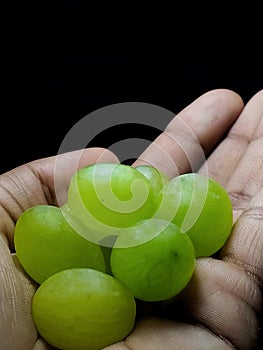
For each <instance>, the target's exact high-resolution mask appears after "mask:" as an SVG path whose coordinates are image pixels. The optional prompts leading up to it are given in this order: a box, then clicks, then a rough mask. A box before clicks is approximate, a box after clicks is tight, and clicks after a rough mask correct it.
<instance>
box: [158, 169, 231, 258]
mask: <svg viewBox="0 0 263 350" xmlns="http://www.w3.org/2000/svg"><path fill="white" fill-rule="evenodd" d="M159 196H160V199H159V204H160V207H159V211H158V214H157V215H156V217H157V218H162V219H166V220H170V221H172V222H173V223H174V224H176V225H177V226H179V227H180V229H181V231H182V232H185V233H187V234H188V236H189V237H190V238H191V240H192V242H193V244H194V247H195V251H196V257H200V256H210V255H212V254H214V253H215V252H217V251H218V250H219V249H220V248H221V247H222V246H223V245H224V243H225V242H226V240H227V238H228V237H229V235H230V233H231V230H232V221H233V214H232V204H231V201H230V198H229V196H228V193H227V192H226V190H225V189H224V188H223V187H222V186H221V185H220V184H219V183H218V182H216V181H214V180H212V179H211V178H207V177H205V176H202V175H199V174H197V173H189V174H183V175H180V176H177V177H175V178H173V179H172V180H170V181H169V183H167V184H166V185H165V186H164V187H163V190H162V191H161V192H160V195H159Z"/></svg>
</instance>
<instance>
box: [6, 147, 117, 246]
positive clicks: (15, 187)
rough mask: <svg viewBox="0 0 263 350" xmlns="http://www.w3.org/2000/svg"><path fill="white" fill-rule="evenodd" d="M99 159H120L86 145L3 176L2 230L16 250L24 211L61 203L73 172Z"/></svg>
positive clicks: (64, 198) (28, 164)
mask: <svg viewBox="0 0 263 350" xmlns="http://www.w3.org/2000/svg"><path fill="white" fill-rule="evenodd" d="M96 162H115V163H116V162H118V159H117V157H116V156H115V155H114V154H113V153H112V152H110V151H109V150H106V149H103V148H87V149H84V150H78V151H72V152H67V153H64V154H60V155H57V156H52V157H48V158H43V159H39V160H35V161H32V162H30V163H27V164H24V165H22V166H20V167H17V168H16V169H13V170H11V171H9V172H7V173H5V174H2V175H1V176H0V217H1V221H0V232H2V233H3V234H4V235H5V236H6V237H7V239H8V241H9V246H10V248H11V250H13V248H14V247H13V232H14V227H15V223H16V221H17V219H18V217H19V216H20V215H21V213H22V212H23V211H24V210H26V209H27V208H29V207H32V206H33V205H37V204H51V205H62V204H64V202H65V201H66V198H67V188H68V184H69V181H70V178H71V177H72V175H73V174H74V172H75V171H76V170H77V169H78V168H81V167H83V166H84V165H88V164H92V163H96Z"/></svg>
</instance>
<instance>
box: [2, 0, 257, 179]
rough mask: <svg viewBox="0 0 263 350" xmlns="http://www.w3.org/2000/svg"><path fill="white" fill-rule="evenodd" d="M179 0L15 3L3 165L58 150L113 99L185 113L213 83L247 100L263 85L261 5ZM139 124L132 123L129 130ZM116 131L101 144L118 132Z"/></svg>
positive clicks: (135, 130)
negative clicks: (74, 130)
mask: <svg viewBox="0 0 263 350" xmlns="http://www.w3.org/2000/svg"><path fill="white" fill-rule="evenodd" d="M174 3H176V2H175V1H170V2H169V1H168V2H159V3H157V4H156V3H153V2H150V1H149V2H147V1H141V2H139V3H138V4H136V3H135V2H125V1H123V2H122V3H117V2H113V1H110V2H107V3H106V2H105V3H103V2H95V4H94V3H93V2H90V1H80V0H64V1H62V0H60V1H47V0H46V1H42V0H39V1H32V2H30V1H27V0H25V1H23V2H17V3H13V5H14V8H13V13H14V15H12V19H11V20H10V21H11V22H12V23H13V22H14V25H12V28H14V36H13V35H12V36H11V39H10V40H9V44H10V49H8V52H10V53H11V55H10V59H9V55H8V52H6V51H5V52H4V53H3V54H2V55H5V54H7V56H8V59H7V61H8V64H7V65H6V66H3V73H7V83H6V84H4V89H5V91H6V93H7V96H6V95H2V96H3V97H4V101H3V104H2V106H4V105H5V102H7V108H4V107H3V109H2V118H1V119H2V137H1V140H0V147H1V162H0V172H1V173H3V172H5V171H8V170H10V169H12V168H14V167H16V166H18V165H21V164H23V163H25V162H28V161H31V160H34V159H38V158H42V157H46V156H50V155H55V154H56V153H57V151H58V149H59V146H60V143H61V141H62V140H63V137H64V136H65V134H66V133H67V131H68V130H69V129H70V128H71V127H72V126H73V125H74V124H75V123H76V122H77V121H78V120H79V119H80V118H82V117H84V116H85V115H87V114H88V113H90V112H92V111H94V110H97V109H98V108H101V107H104V106H107V105H110V104H113V103H119V102H127V101H138V102H147V103H153V104H156V105H158V106H162V107H164V108H167V109H169V110H170V111H172V112H174V113H178V112H179V111H180V110H181V109H182V108H184V107H185V106H186V105H187V104H189V103H191V102H192V101H193V100H194V99H195V98H197V97H198V96H200V95H201V94H202V93H204V92H206V91H208V90H211V89H214V88H228V89H232V90H234V91H236V92H237V93H239V94H240V95H241V96H242V98H243V99H244V101H245V102H246V101H248V100H249V98H251V97H252V96H253V95H254V94H255V93H256V92H257V91H259V90H260V89H262V87H263V70H262V62H263V57H262V52H261V51H262V43H263V35H262V34H263V33H262V31H263V30H262V18H261V14H262V12H261V10H260V9H259V8H257V7H255V4H253V5H252V4H251V7H248V6H247V4H246V6H245V5H243V6H244V7H243V8H242V5H240V4H239V5H238V7H237V6H236V7H235V6H233V7H230V5H229V4H223V3H222V2H220V3H211V4H210V5H208V4H206V5H205V6H204V5H202V4H201V3H199V2H198V4H197V5H193V4H191V3H189V2H186V3H185V5H182V4H180V7H179V6H176V7H175V6H174ZM7 31H8V32H10V33H11V30H9V29H7ZM8 38H9V37H8ZM138 133H139V131H138V128H126V129H125V130H123V131H122V133H121V138H125V137H136V136H139V134H138ZM111 135H113V134H111ZM114 135H115V137H116V139H118V138H120V134H119V133H117V132H116V133H114ZM155 136H156V133H154V132H150V131H149V135H148V138H149V139H151V138H152V139H153V138H154V137H155ZM107 137H108V136H107V135H106V136H105V135H102V136H101V137H97V138H96V142H94V143H93V145H98V146H100V145H101V146H108V144H109V143H110V142H114V140H113V139H111V140H109V139H107Z"/></svg>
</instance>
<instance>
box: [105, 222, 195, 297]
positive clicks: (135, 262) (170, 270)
mask: <svg viewBox="0 0 263 350" xmlns="http://www.w3.org/2000/svg"><path fill="white" fill-rule="evenodd" d="M110 263H111V271H112V274H113V276H115V277H116V278H117V279H119V280H120V281H121V282H122V283H123V284H124V285H125V286H127V287H128V288H129V289H130V291H131V292H132V294H133V295H134V296H135V297H136V298H137V299H140V300H144V301H160V300H165V299H168V298H171V297H173V296H175V295H177V294H178V293H179V292H180V291H181V290H182V289H183V288H184V287H185V286H186V285H187V283H188V282H189V280H190V278H191V276H192V274H193V271H194V267H195V251H194V247H193V244H192V242H191V240H190V238H189V237H188V235H186V234H183V233H181V232H180V231H179V229H178V227H177V226H176V225H174V224H172V223H169V222H167V221H164V220H157V219H150V220H144V221H142V222H140V223H137V224H136V225H134V226H133V227H131V228H130V230H127V231H125V234H123V235H120V236H119V237H118V238H117V240H116V242H115V244H114V246H113V249H112V253H111V258H110Z"/></svg>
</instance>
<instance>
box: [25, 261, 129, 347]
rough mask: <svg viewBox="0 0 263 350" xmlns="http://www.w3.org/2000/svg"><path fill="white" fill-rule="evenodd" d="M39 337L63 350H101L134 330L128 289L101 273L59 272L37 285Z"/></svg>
mask: <svg viewBox="0 0 263 350" xmlns="http://www.w3.org/2000/svg"><path fill="white" fill-rule="evenodd" d="M32 313H33V319H34V322H35V325H36V327H37V330H38V331H39V333H40V335H42V337H43V338H44V339H45V340H46V341H47V342H48V343H49V344H51V345H53V346H55V347H57V348H59V349H63V350H101V349H102V348H103V347H106V346H108V345H111V344H113V343H116V342H118V341H120V340H122V339H124V337H126V336H127V335H128V334H129V332H130V331H131V330H132V328H133V327H134V322H135V316H136V305H135V300H134V297H133V296H132V295H131V293H130V292H129V290H128V289H127V288H126V287H124V286H123V285H122V284H121V283H120V282H119V281H118V280H117V279H115V278H114V277H112V276H110V275H108V274H105V273H103V272H101V271H96V270H93V269H85V268H75V269H68V270H64V271H60V272H58V273H56V274H54V275H52V276H51V277H49V278H48V279H47V280H45V281H44V282H43V284H41V285H40V287H39V288H38V289H37V291H36V293H35V295H34V297H33V302H32Z"/></svg>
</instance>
